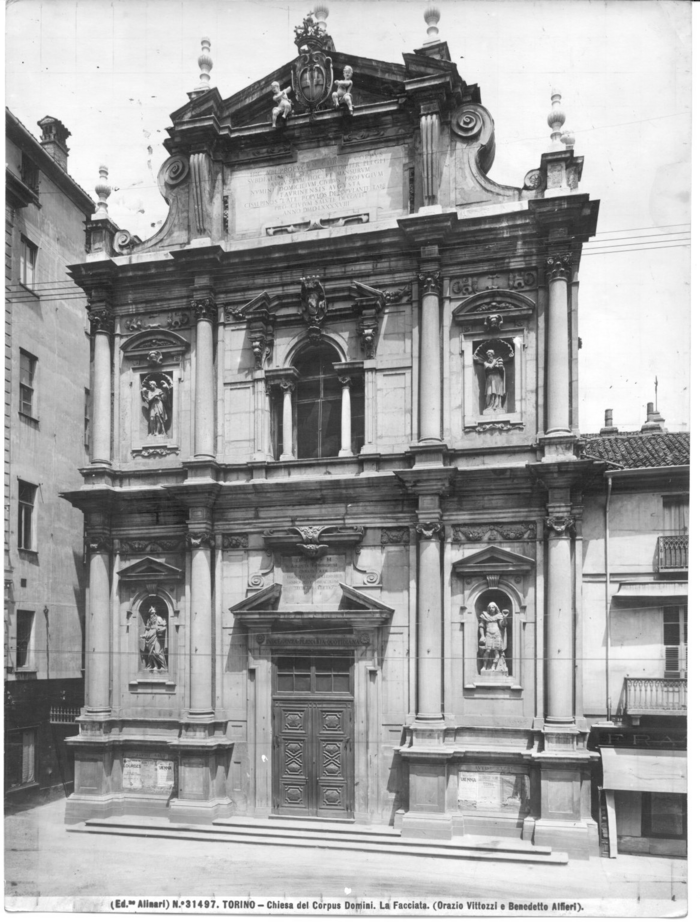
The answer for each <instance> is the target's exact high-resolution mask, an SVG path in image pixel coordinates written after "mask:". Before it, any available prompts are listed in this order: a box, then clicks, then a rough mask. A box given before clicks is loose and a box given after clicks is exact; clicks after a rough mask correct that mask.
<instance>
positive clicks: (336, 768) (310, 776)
mask: <svg viewBox="0 0 700 922" xmlns="http://www.w3.org/2000/svg"><path fill="white" fill-rule="evenodd" d="M353 713H354V702H353V701H352V699H346V700H344V701H337V700H336V701H333V702H329V701H319V700H318V699H314V698H311V697H308V698H307V699H306V700H304V701H300V700H298V699H297V700H295V701H290V700H288V701H280V700H275V701H274V703H273V726H274V760H273V765H274V768H273V771H274V775H273V805H274V810H275V812H276V813H279V814H282V815H286V816H318V817H324V816H325V817H342V818H345V817H350V816H352V813H353V798H352V795H353V769H354V763H353V759H354V746H353V741H354V726H353Z"/></svg>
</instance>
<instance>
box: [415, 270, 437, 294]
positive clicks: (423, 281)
mask: <svg viewBox="0 0 700 922" xmlns="http://www.w3.org/2000/svg"><path fill="white" fill-rule="evenodd" d="M418 284H419V286H420V293H421V295H438V294H440V273H439V272H421V273H419V275H418Z"/></svg>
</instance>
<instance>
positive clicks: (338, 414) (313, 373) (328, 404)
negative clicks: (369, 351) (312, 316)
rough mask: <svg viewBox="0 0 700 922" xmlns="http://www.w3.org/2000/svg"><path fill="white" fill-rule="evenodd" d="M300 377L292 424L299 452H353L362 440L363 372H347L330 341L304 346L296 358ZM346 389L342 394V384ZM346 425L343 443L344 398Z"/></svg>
mask: <svg viewBox="0 0 700 922" xmlns="http://www.w3.org/2000/svg"><path fill="white" fill-rule="evenodd" d="M293 367H294V369H295V370H296V372H297V373H298V378H297V380H296V383H295V386H294V423H295V425H294V430H295V443H296V450H295V452H294V455H295V457H296V458H299V459H304V458H331V457H334V456H338V455H355V454H357V453H358V452H359V451H360V449H361V448H362V446H363V444H364V405H365V398H364V384H363V380H362V377H361V376H353V377H352V378H351V377H350V376H349V375H348V374H346V372H345V369H346V368H347V366H343V365H342V363H341V359H340V356H339V355H338V353H337V352H336V350H335V349H334V348H333V347H332V346H329V345H326V344H323V345H320V346H311V347H309V348H307V349H304V350H303V352H301V353H300V354H299V355H298V356H297V357H296V359H295V361H294V366H293ZM344 389H347V394H346V396H345V397H344V396H343V390H344ZM344 402H345V406H346V410H345V412H346V414H347V417H348V418H347V419H346V425H347V424H349V430H350V434H349V439H347V433H345V437H346V440H347V442H346V444H345V445H343V437H344V433H343V404H344ZM274 411H275V424H274V430H275V457H276V458H280V457H281V456H282V455H283V453H284V446H283V440H284V432H283V427H284V424H283V415H284V414H283V408H282V399H281V395H280V396H278V399H277V400H276V403H275V407H274Z"/></svg>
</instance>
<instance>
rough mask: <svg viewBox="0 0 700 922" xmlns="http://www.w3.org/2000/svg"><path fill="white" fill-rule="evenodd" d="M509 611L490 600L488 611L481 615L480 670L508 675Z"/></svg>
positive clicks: (481, 671)
mask: <svg viewBox="0 0 700 922" xmlns="http://www.w3.org/2000/svg"><path fill="white" fill-rule="evenodd" d="M509 614H510V613H509V611H508V609H507V608H504V609H503V611H501V610H500V608H499V607H498V605H496V603H495V602H489V604H488V605H487V606H486V611H482V612H481V614H480V615H479V661H480V663H481V666H480V669H479V672H480V673H481V675H483V674H484V673H490V672H496V673H500V674H501V675H508V664H507V662H506V649H507V647H508V628H507V626H506V622H507V621H508V617H509Z"/></svg>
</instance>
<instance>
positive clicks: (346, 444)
mask: <svg viewBox="0 0 700 922" xmlns="http://www.w3.org/2000/svg"><path fill="white" fill-rule="evenodd" d="M338 380H339V381H340V386H341V388H342V391H341V397H340V451H339V452H338V456H339V457H341V458H347V457H348V456H350V455H352V408H351V403H350V381H351V378H349V377H347V376H345V375H343V376H341V377H339V378H338Z"/></svg>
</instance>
